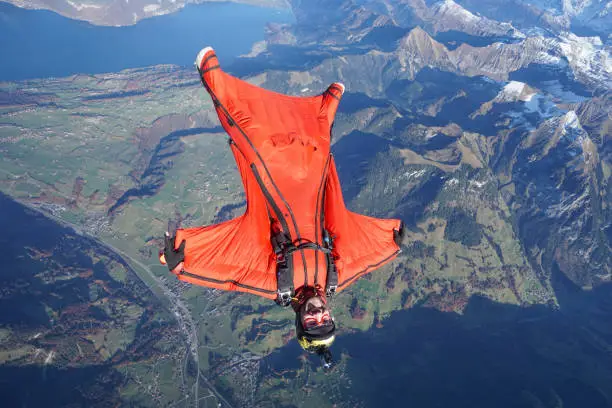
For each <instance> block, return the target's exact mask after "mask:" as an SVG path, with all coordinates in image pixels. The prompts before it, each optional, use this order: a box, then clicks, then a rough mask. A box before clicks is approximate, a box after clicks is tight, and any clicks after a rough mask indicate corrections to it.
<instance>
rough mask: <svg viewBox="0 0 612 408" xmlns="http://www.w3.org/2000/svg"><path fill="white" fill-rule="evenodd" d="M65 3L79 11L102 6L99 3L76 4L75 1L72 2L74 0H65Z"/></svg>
mask: <svg viewBox="0 0 612 408" xmlns="http://www.w3.org/2000/svg"><path fill="white" fill-rule="evenodd" d="M66 3H68V4H70V5H71V6H72V7H73V8H75V9H76V10H77V11H81V10H84V9H88V8H89V9H100V8H102V6H101V5H99V4H77V3H74V2H72V1H70V0H66Z"/></svg>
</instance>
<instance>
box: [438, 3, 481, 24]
mask: <svg viewBox="0 0 612 408" xmlns="http://www.w3.org/2000/svg"><path fill="white" fill-rule="evenodd" d="M439 10H440V11H441V12H443V13H445V12H451V13H453V14H454V15H456V16H458V17H460V18H461V19H462V20H463V21H464V22H477V21H479V20H480V18H479V17H477V16H475V15H474V14H472V13H471V12H470V11H468V10H466V9H464V8H463V7H461V6H460V5H459V4H457V3H455V2H454V1H453V0H445V1H444V3H442V5H441V6H440V9H439Z"/></svg>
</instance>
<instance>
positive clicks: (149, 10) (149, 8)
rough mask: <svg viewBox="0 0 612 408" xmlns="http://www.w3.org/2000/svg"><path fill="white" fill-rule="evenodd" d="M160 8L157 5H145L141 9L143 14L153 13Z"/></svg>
mask: <svg viewBox="0 0 612 408" xmlns="http://www.w3.org/2000/svg"><path fill="white" fill-rule="evenodd" d="M160 8H161V6H160V5H159V4H147V5H146V6H144V7H143V8H142V9H143V11H144V12H145V13H154V12H156V11H157V10H159V9H160Z"/></svg>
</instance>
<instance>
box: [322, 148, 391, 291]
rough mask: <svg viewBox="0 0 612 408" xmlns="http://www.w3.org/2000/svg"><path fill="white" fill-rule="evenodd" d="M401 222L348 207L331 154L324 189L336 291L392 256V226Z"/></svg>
mask: <svg viewBox="0 0 612 408" xmlns="http://www.w3.org/2000/svg"><path fill="white" fill-rule="evenodd" d="M400 224H401V221H400V220H397V219H380V218H373V217H368V216H365V215H361V214H356V213H354V212H352V211H348V210H347V209H346V206H345V204H344V198H343V197H342V189H341V187H340V180H339V179H338V173H337V172H336V165H335V162H334V160H333V157H332V160H331V163H330V166H329V172H328V177H327V185H326V189H325V228H326V229H327V230H328V231H329V232H330V234H331V235H332V236H335V241H334V255H335V256H336V268H338V291H340V290H342V289H344V288H346V287H347V286H348V285H350V284H351V283H352V282H354V281H355V280H357V279H358V278H359V277H360V276H363V275H364V274H366V273H369V272H372V271H373V270H374V269H376V268H378V267H380V266H382V265H384V264H386V263H387V262H389V261H390V260H392V259H393V258H395V256H396V255H397V254H398V253H399V252H400V248H399V247H398V246H397V244H396V243H395V241H394V239H393V230H399V229H400Z"/></svg>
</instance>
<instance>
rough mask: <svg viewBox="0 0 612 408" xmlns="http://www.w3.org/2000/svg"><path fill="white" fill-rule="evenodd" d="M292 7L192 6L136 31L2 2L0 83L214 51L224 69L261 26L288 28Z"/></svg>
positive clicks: (182, 59)
mask: <svg viewBox="0 0 612 408" xmlns="http://www.w3.org/2000/svg"><path fill="white" fill-rule="evenodd" d="M293 21H294V17H293V15H292V13H291V11H289V10H276V9H270V8H263V7H255V6H248V5H244V4H236V3H213V4H211V3H208V4H201V5H189V6H187V7H185V8H184V9H182V10H181V11H179V12H176V13H173V14H170V15H165V16H158V17H153V18H150V19H145V20H142V21H141V22H139V23H138V24H136V25H134V26H128V27H100V26H94V25H92V24H89V23H86V22H83V21H77V20H71V19H68V18H65V17H62V16H60V15H58V14H56V13H53V12H50V11H42V10H24V9H20V8H17V7H14V6H12V5H10V4H7V3H0V61H2V62H1V63H0V80H4V81H14V80H22V79H29V78H43V77H62V76H67V75H72V74H75V73H87V74H95V73H102V72H116V71H119V70H122V69H126V68H136V67H143V66H150V65H156V64H177V65H183V66H186V65H191V64H193V61H194V60H195V57H196V55H197V53H198V51H199V50H200V49H201V48H202V47H204V46H212V47H213V48H215V51H216V52H217V56H218V57H219V59H220V61H221V64H223V65H227V64H228V63H230V62H231V61H232V60H233V59H234V58H235V57H237V56H238V55H240V54H245V53H248V52H249V51H250V49H251V46H252V45H253V43H255V42H257V41H260V40H263V39H264V28H265V25H266V23H269V22H275V23H290V22H293Z"/></svg>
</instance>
